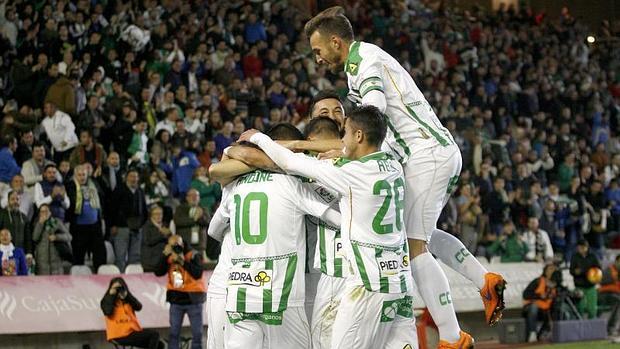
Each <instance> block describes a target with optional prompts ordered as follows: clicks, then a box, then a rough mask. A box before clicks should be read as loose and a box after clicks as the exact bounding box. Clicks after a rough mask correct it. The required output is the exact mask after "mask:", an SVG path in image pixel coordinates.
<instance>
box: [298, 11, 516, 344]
mask: <svg viewBox="0 0 620 349" xmlns="http://www.w3.org/2000/svg"><path fill="white" fill-rule="evenodd" d="M304 31H305V34H306V36H307V37H308V38H309V40H310V46H311V47H312V50H313V52H314V54H315V56H316V60H317V62H318V63H319V64H325V65H328V67H329V68H330V70H331V71H332V72H334V73H337V72H340V71H342V70H344V71H345V72H346V74H347V78H348V84H349V98H350V99H351V100H353V101H354V102H355V103H357V104H369V105H374V106H376V107H377V108H379V110H381V111H383V112H385V113H386V115H387V117H388V126H389V128H390V133H389V137H388V139H387V142H386V145H387V146H388V147H389V149H390V150H391V152H392V153H394V154H395V155H396V156H398V158H399V160H400V161H401V163H403V164H404V171H405V178H406V181H407V185H406V186H405V188H406V191H407V200H406V201H405V208H404V212H405V214H404V220H405V225H406V227H407V229H406V231H407V234H408V237H409V246H410V253H411V257H412V272H413V276H414V279H415V280H416V283H417V284H418V289H419V291H420V294H421V296H422V298H423V299H424V302H425V304H426V306H427V307H428V309H429V311H430V313H431V315H432V317H433V319H434V321H435V323H436V324H437V326H438V328H439V334H440V338H441V341H440V348H461V347H471V346H473V339H472V338H471V336H469V334H467V333H465V332H463V331H461V330H460V327H459V324H458V321H457V319H456V314H455V312H454V307H453V305H452V302H451V301H449V300H450V296H449V292H450V286H449V284H448V280H447V278H446V276H445V274H444V272H443V270H442V269H441V267H440V266H439V264H438V263H437V261H436V260H435V259H434V258H433V256H432V255H431V253H429V250H428V246H427V245H428V243H429V241H430V240H431V237H432V235H435V234H439V235H441V238H440V239H439V241H438V246H439V247H438V248H433V249H432V252H433V253H436V255H437V256H439V257H440V259H441V260H442V261H444V263H446V264H447V265H449V266H450V267H452V268H454V269H455V270H457V271H459V272H460V273H461V274H464V275H466V277H467V278H468V279H469V280H471V281H473V282H474V284H475V285H476V286H477V287H478V288H479V289H480V290H481V292H480V293H481V296H482V299H483V303H484V305H485V313H486V319H487V322H488V323H489V324H494V323H496V322H497V321H498V320H499V318H500V317H501V311H502V310H503V307H504V304H503V291H504V288H505V285H506V282H505V281H504V279H503V278H502V277H501V276H500V275H498V274H494V273H489V272H487V270H486V269H485V268H484V267H482V265H481V264H480V263H479V262H478V261H477V260H476V259H475V258H474V257H473V256H472V255H471V254H470V253H469V252H468V251H467V249H465V247H464V246H463V244H462V243H460V241H458V239H456V238H454V237H452V236H450V234H447V233H445V232H441V231H440V230H438V229H437V227H436V224H437V219H438V217H439V215H440V213H441V211H442V209H443V206H444V205H445V203H446V202H447V199H448V197H449V195H450V194H451V192H452V191H453V190H454V187H455V185H456V182H457V181H458V175H459V173H460V170H461V165H462V163H461V161H462V160H461V154H460V151H459V149H458V146H457V145H456V144H455V142H454V139H453V138H452V135H450V132H449V131H448V130H447V129H446V128H445V127H443V126H442V125H441V123H440V121H439V119H438V118H437V116H436V115H435V113H434V111H433V109H432V107H431V106H430V104H429V103H428V102H427V101H426V99H425V98H424V95H423V94H422V92H421V91H420V90H419V89H418V87H417V86H416V84H415V82H414V81H413V79H412V78H411V75H410V74H409V73H408V72H407V71H406V70H405V69H404V68H403V67H402V66H401V65H400V64H399V63H398V62H397V61H396V60H395V59H394V58H393V57H391V56H390V55H389V54H387V53H386V52H385V51H383V50H382V49H381V48H379V47H377V46H375V45H372V44H369V43H365V42H359V41H354V35H353V29H352V27H351V23H350V22H349V20H348V19H347V18H346V17H345V16H344V11H343V9H342V8H341V7H332V8H329V9H327V10H325V11H323V12H321V13H319V14H318V15H317V16H315V17H314V18H312V19H311V20H310V21H308V23H306V25H305V28H304ZM442 295H443V297H442ZM446 299H447V300H448V301H445V300H446ZM442 300H444V301H442Z"/></svg>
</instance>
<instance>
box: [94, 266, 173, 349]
mask: <svg viewBox="0 0 620 349" xmlns="http://www.w3.org/2000/svg"><path fill="white" fill-rule="evenodd" d="M101 310H102V311H103V315H105V322H106V339H107V340H108V341H110V342H113V343H115V344H119V345H122V346H132V347H136V348H147V349H163V348H164V344H163V343H162V342H161V341H160V340H159V333H157V331H154V330H144V329H142V327H141V326H140V323H139V322H138V318H137V317H136V313H135V312H136V311H140V310H142V303H140V301H139V300H137V299H136V297H134V295H133V294H131V292H129V287H127V283H125V280H123V278H121V277H116V278H113V279H112V280H110V286H108V289H107V290H106V292H105V295H104V296H103V298H102V299H101Z"/></svg>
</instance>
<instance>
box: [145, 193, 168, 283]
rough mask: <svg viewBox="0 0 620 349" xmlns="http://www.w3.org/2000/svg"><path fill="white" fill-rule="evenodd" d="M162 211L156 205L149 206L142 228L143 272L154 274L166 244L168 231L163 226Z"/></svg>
mask: <svg viewBox="0 0 620 349" xmlns="http://www.w3.org/2000/svg"><path fill="white" fill-rule="evenodd" d="M163 217H164V211H163V209H162V208H161V207H160V206H158V205H153V206H151V209H150V210H149V220H148V221H147V222H146V224H144V226H143V227H142V249H141V250H140V258H141V260H142V268H143V269H144V271H145V272H154V271H155V269H156V268H157V266H158V265H159V259H160V257H161V254H162V252H163V251H164V247H166V244H167V243H168V237H169V236H170V234H171V233H170V229H168V228H167V227H165V226H164V225H163V224H164V222H163Z"/></svg>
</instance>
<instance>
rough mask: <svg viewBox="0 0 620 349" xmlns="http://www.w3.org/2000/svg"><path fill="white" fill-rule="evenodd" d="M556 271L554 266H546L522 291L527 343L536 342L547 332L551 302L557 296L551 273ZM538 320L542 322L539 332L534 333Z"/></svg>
mask: <svg viewBox="0 0 620 349" xmlns="http://www.w3.org/2000/svg"><path fill="white" fill-rule="evenodd" d="M556 270H557V267H556V266H555V264H547V265H545V268H544V269H543V274H542V275H541V276H540V277H537V278H536V279H534V280H533V281H532V282H530V284H529V285H527V287H526V288H525V290H524V291H523V302H524V304H525V306H524V307H523V315H524V316H525V323H526V325H525V327H526V329H527V334H528V341H529V342H536V341H537V340H538V337H539V335H540V334H541V333H542V332H544V331H548V330H549V325H550V319H551V309H552V306H553V301H554V300H555V297H556V295H557V289H556V286H557V285H556V284H555V281H554V280H553V273H555V271H556ZM539 319H542V320H543V326H542V327H541V329H540V331H536V327H537V326H536V324H537V321H538V320H539Z"/></svg>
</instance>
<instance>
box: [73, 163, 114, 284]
mask: <svg viewBox="0 0 620 349" xmlns="http://www.w3.org/2000/svg"><path fill="white" fill-rule="evenodd" d="M87 166H88V165H79V166H77V167H76V168H75V171H74V173H73V180H72V181H71V182H69V183H68V184H67V196H68V197H69V201H70V205H69V209H68V210H67V221H68V222H70V223H71V225H70V229H71V235H72V236H73V243H72V245H73V264H75V265H82V264H84V256H85V255H86V253H87V252H90V253H92V255H93V268H94V269H95V272H96V271H97V270H98V269H99V266H101V265H103V264H105V262H106V249H105V243H104V241H103V232H102V230H101V219H102V214H101V213H102V207H101V201H102V200H101V199H100V195H99V191H98V189H97V186H96V185H95V182H94V181H93V180H92V179H90V178H88V169H87Z"/></svg>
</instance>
